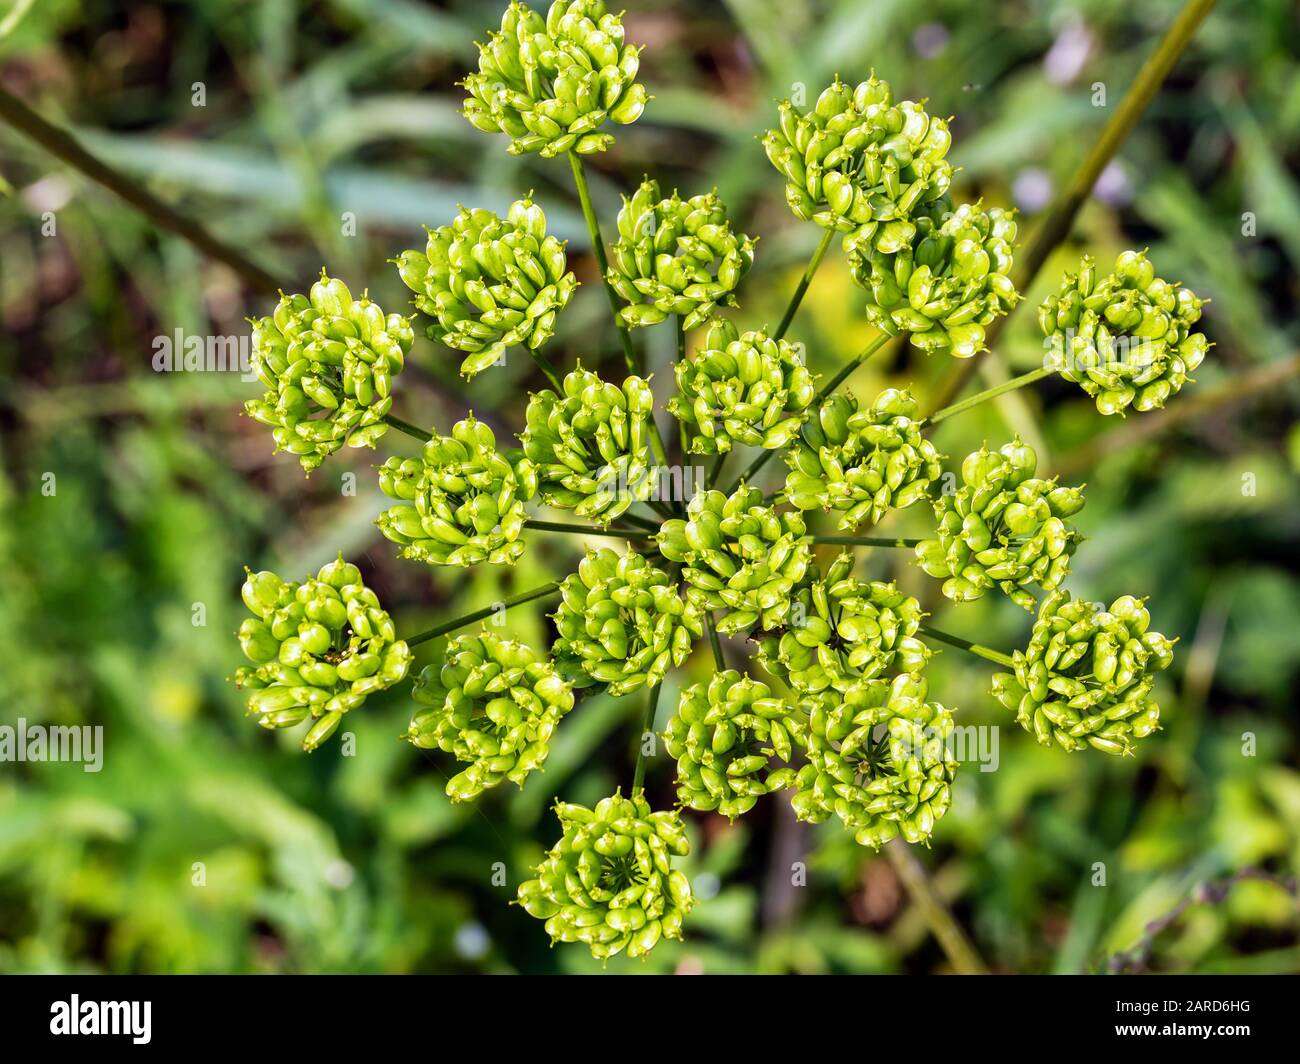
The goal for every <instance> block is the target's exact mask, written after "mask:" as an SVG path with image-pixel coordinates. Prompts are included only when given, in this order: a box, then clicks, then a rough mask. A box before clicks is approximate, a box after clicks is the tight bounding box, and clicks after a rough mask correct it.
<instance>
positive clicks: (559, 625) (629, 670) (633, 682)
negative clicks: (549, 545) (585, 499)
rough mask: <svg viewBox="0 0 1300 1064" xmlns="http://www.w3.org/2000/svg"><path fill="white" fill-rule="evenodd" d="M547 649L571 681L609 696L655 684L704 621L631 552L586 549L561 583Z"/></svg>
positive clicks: (700, 632)
mask: <svg viewBox="0 0 1300 1064" xmlns="http://www.w3.org/2000/svg"><path fill="white" fill-rule="evenodd" d="M555 627H556V630H557V631H558V632H559V633H560V634H559V638H558V639H556V641H555V643H554V645H553V646H552V647H551V654H552V655H553V656H554V658H555V662H556V665H557V666H558V667H559V669H560V671H561V673H562V674H563V675H564V676H565V677H566V678H567V679H569V680H571V681H572V683H573V685H574V686H575V687H590V686H592V685H593V684H598V683H599V684H604V685H605V689H606V690H607V691H608V692H609V693H610V694H612V695H625V694H630V693H631V692H632V691H637V690H640V689H641V688H642V687H654V686H655V685H656V684H658V683H659V682H660V681H661V680H662V679H663V678H664V676H665V675H666V674H667V672H668V670H669V669H670V668H671V667H672V666H674V665H680V664H681V663H682V662H684V661H685V660H686V658H687V655H689V654H690V652H691V647H692V646H693V645H694V641H695V640H696V639H699V638H700V636H701V635H703V634H704V620H703V617H702V615H701V613H700V610H699V607H697V606H696V605H695V604H694V603H693V602H691V601H690V599H685V600H683V599H682V598H680V597H679V595H678V589H677V584H676V582H675V581H674V580H673V579H672V578H671V577H670V576H669V575H668V574H667V573H666V572H664V571H663V570H662V569H657V568H655V567H654V566H653V565H651V564H650V562H648V561H647V560H646V559H645V558H643V557H642V556H641V555H639V554H636V553H635V552H633V551H628V553H626V554H619V553H617V552H616V551H613V550H608V549H605V550H598V551H589V552H588V553H587V556H586V557H585V558H583V559H582V561H581V562H579V563H578V571H577V572H576V573H571V574H569V576H567V577H566V578H565V579H564V582H563V584H561V585H560V608H559V610H558V611H557V612H556V613H555Z"/></svg>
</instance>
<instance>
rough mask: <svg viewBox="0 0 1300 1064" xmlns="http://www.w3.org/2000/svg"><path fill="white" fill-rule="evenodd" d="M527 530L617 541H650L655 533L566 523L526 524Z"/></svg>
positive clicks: (528, 522) (637, 529)
mask: <svg viewBox="0 0 1300 1064" xmlns="http://www.w3.org/2000/svg"><path fill="white" fill-rule="evenodd" d="M524 527H525V528H535V529H537V530H538V531H539V532H567V533H569V534H570V535H576V536H611V537H613V538H615V539H648V538H649V537H650V536H652V535H653V534H654V533H653V532H648V531H645V530H643V529H639V528H599V527H597V526H596V525H572V524H568V523H566V522H564V521H533V520H528V521H525V522H524Z"/></svg>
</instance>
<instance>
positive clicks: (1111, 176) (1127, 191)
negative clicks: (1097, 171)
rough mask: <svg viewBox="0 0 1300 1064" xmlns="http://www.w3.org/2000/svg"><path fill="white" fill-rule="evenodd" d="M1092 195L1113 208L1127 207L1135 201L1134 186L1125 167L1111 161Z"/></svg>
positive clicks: (1093, 188)
mask: <svg viewBox="0 0 1300 1064" xmlns="http://www.w3.org/2000/svg"><path fill="white" fill-rule="evenodd" d="M1092 194H1093V195H1094V196H1096V197H1097V198H1098V199H1099V200H1101V202H1102V203H1105V204H1107V205H1108V206H1111V207H1125V206H1127V205H1128V204H1129V203H1130V202H1132V200H1133V185H1132V183H1131V182H1130V181H1129V178H1128V171H1127V170H1125V169H1124V167H1123V165H1122V164H1121V163H1119V162H1116V161H1115V160H1113V159H1112V160H1111V161H1110V162H1109V163H1108V164H1107V165H1106V169H1105V170H1103V171H1102V172H1101V176H1100V177H1099V178H1097V183H1096V184H1095V185H1093V186H1092Z"/></svg>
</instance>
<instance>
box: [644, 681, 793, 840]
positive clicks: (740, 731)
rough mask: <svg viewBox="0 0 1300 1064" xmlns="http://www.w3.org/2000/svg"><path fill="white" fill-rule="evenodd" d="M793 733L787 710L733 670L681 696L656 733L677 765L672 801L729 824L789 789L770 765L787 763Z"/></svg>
mask: <svg viewBox="0 0 1300 1064" xmlns="http://www.w3.org/2000/svg"><path fill="white" fill-rule="evenodd" d="M798 727H799V724H798V718H797V715H796V713H795V709H794V707H793V706H791V705H790V704H789V703H788V702H786V701H785V700H784V699H781V698H778V697H776V696H775V695H774V694H773V693H772V689H771V688H770V687H768V686H767V684H765V683H760V682H759V681H758V680H753V679H750V677H748V676H743V677H742V676H741V674H740V673H738V672H736V671H735V670H734V669H727V670H726V671H724V672H719V673H716V674H715V675H714V677H713V679H712V680H710V681H709V682H708V684H707V685H706V684H698V683H697V684H694V685H693V686H691V687H688V688H686V689H685V690H684V691H683V692H682V696H681V701H680V702H679V704H678V707H677V713H676V715H675V716H674V717H673V718H672V719H671V720H670V721H669V722H668V728H667V730H666V731H665V732H664V749H666V750H667V751H668V756H669V757H672V758H675V759H676V761H677V800H678V801H679V802H680V803H681V804H682V805H684V806H686V807H687V808H689V809H696V810H699V811H701V812H713V811H714V810H716V811H717V812H719V813H721V814H722V815H723V816H725V817H727V818H728V819H729V820H735V819H736V817H738V816H741V815H743V814H744V813H747V812H749V810H751V809H753V808H754V805H755V803H756V802H757V801H758V799H759V798H760V797H761V796H762V795H764V794H772V793H774V792H776V791H779V790H781V789H782V788H784V787H789V786H790V785H791V784H793V783H794V778H795V770H794V769H793V768H790V767H789V765H788V764H786V765H780V766H778V767H774V766H773V761H774V759H776V758H779V759H780V760H781V761H783V762H789V760H790V758H791V756H792V754H793V749H794V743H795V741H796V740H797V732H798Z"/></svg>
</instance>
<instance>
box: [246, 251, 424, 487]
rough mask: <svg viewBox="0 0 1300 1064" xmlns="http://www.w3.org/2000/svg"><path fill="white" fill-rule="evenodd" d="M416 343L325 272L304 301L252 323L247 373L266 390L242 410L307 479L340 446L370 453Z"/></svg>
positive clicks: (403, 323)
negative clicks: (367, 449) (264, 427)
mask: <svg viewBox="0 0 1300 1064" xmlns="http://www.w3.org/2000/svg"><path fill="white" fill-rule="evenodd" d="M414 338H415V336H414V333H413V332H412V330H411V323H410V322H409V321H408V320H407V319H406V318H403V317H402V316H401V315H400V314H389V315H385V314H384V312H383V311H382V310H380V309H379V307H378V306H377V305H376V304H375V303H373V302H371V301H370V300H369V299H367V298H366V297H365V296H362V297H361V298H360V299H353V298H352V293H351V292H349V291H348V286H347V285H345V284H344V283H343V282H342V281H340V280H337V279H331V278H330V277H328V276H326V274H325V271H324V270H322V271H321V276H320V280H319V281H317V282H316V283H315V284H314V285H312V287H311V292H310V293H309V294H308V295H305V296H304V295H292V296H281V298H280V302H279V304H278V305H277V306H276V308H275V312H274V313H273V314H272V315H271V316H270V317H269V318H259V319H257V320H256V321H255V322H253V355H252V367H253V370H254V372H256V373H257V375H258V377H259V378H260V379H261V381H262V383H263V384H265V385H266V386H267V388H268V389H270V390H269V391H268V392H267V393H266V394H265V395H264V396H262V398H261V399H250V400H249V401H248V402H247V403H245V404H244V409H245V411H246V412H247V413H248V416H249V417H252V418H254V419H256V420H257V421H260V422H261V423H262V424H263V425H268V426H270V428H271V434H272V435H273V436H274V437H275V444H276V449H277V450H283V451H288V452H289V453H290V454H296V455H297V456H298V460H299V462H301V463H302V467H303V469H305V470H306V471H307V472H308V473H310V472H311V471H312V470H313V469H316V468H317V467H318V466H319V465H320V464H321V462H323V461H324V460H325V459H326V458H328V457H329V456H330V455H331V454H333V453H334V452H335V451H337V450H338V449H339V448H340V447H342V446H343V445H344V444H347V445H348V446H349V447H373V446H374V445H375V442H376V441H377V440H378V439H379V438H380V437H381V436H383V434H384V432H385V431H386V430H387V429H388V425H387V423H386V422H385V421H384V416H385V415H386V414H387V413H388V411H389V410H390V409H391V408H392V405H393V397H392V395H391V394H390V392H391V389H392V384H393V378H394V377H395V376H396V375H397V374H398V373H400V372H401V371H402V366H403V365H404V364H405V362H406V353H407V352H408V351H409V350H410V349H411V343H412V341H413V340H414Z"/></svg>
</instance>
